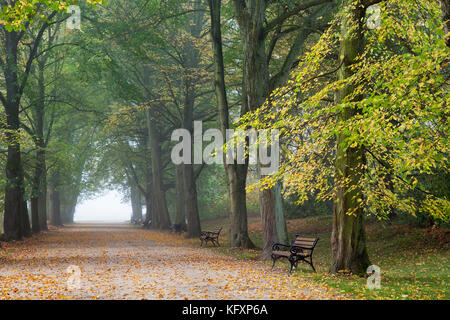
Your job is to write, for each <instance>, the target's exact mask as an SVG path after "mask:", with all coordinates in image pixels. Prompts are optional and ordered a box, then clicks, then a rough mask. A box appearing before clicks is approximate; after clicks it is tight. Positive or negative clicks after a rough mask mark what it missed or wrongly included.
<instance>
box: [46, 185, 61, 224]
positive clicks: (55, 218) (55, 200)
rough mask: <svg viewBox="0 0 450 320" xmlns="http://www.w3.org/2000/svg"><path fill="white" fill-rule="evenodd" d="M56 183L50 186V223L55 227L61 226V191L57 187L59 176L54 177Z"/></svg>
mask: <svg viewBox="0 0 450 320" xmlns="http://www.w3.org/2000/svg"><path fill="white" fill-rule="evenodd" d="M53 178H54V179H55V181H52V182H51V183H50V184H49V187H50V188H49V189H50V204H51V207H50V208H51V210H50V223H51V224H52V225H53V226H61V225H62V220H61V200H60V197H59V190H58V186H57V176H54V177H53Z"/></svg>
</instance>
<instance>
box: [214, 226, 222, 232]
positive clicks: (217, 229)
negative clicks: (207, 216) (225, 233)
mask: <svg viewBox="0 0 450 320" xmlns="http://www.w3.org/2000/svg"><path fill="white" fill-rule="evenodd" d="M220 231H222V227H220V228H216V229H214V231H213V233H217V234H219V233H220Z"/></svg>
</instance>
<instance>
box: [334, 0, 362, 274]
mask: <svg viewBox="0 0 450 320" xmlns="http://www.w3.org/2000/svg"><path fill="white" fill-rule="evenodd" d="M354 4H355V1H354V0H347V1H345V2H344V14H343V15H342V21H341V35H342V40H341V44H340V59H341V61H340V62H341V63H342V67H341V69H340V70H339V73H338V79H339V80H346V79H348V78H349V77H350V76H351V75H352V74H353V72H354V71H352V70H351V67H352V65H353V64H354V63H355V61H356V59H357V58H358V56H359V55H360V54H361V53H362V52H363V48H364V47H363V40H364V39H363V18H364V15H365V8H364V6H363V5H362V2H361V1H357V5H356V6H355V5H354ZM353 90H354V87H353V86H352V85H349V84H347V85H346V86H345V87H344V88H343V89H341V90H339V91H338V92H337V93H336V102H337V103H339V102H342V101H343V100H344V99H345V98H346V97H347V96H348V95H349V94H351V93H352V92H353ZM358 112H359V110H358V109H357V108H355V107H347V108H346V109H344V110H343V111H342V112H341V114H340V115H339V117H340V120H342V121H347V120H349V119H351V118H352V117H354V116H355V115H356V114H357V113H358ZM346 138H347V136H346V135H345V134H338V135H337V140H336V146H337V151H336V175H335V184H336V189H337V190H336V195H335V199H334V210H333V230H332V235H331V247H332V264H331V269H330V271H331V272H332V273H337V272H339V271H342V270H346V271H350V272H352V273H354V274H364V273H365V272H366V269H367V267H368V266H369V265H370V262H369V256H368V254H367V249H366V237H365V230H364V209H363V208H362V207H361V205H360V204H359V201H362V200H363V197H364V192H363V190H361V187H360V181H361V178H362V177H363V175H364V165H365V154H364V148H363V146H357V147H355V148H347V149H344V148H343V145H342V143H343V141H344V140H345V139H346ZM344 181H345V182H344Z"/></svg>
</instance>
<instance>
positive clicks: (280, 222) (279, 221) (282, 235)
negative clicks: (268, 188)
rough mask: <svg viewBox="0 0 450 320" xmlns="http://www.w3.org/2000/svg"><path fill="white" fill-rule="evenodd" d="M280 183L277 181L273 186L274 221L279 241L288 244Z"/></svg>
mask: <svg viewBox="0 0 450 320" xmlns="http://www.w3.org/2000/svg"><path fill="white" fill-rule="evenodd" d="M281 189H282V187H281V183H277V184H276V185H275V187H274V196H275V220H276V221H275V222H276V226H277V236H278V241H279V242H280V243H284V244H289V239H288V233H287V227H286V219H285V217H284V209H283V195H282V194H281Z"/></svg>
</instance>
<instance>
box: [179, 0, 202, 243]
mask: <svg viewBox="0 0 450 320" xmlns="http://www.w3.org/2000/svg"><path fill="white" fill-rule="evenodd" d="M202 9H203V4H202V1H201V0H195V1H194V10H195V13H194V14H193V18H192V21H190V23H189V26H187V32H189V33H190V35H191V36H192V37H193V38H199V37H200V34H201V30H202V26H203V16H204V12H203V10H202ZM183 49H184V54H183V60H184V66H183V67H184V68H185V75H184V77H183V83H184V103H183V104H184V110H183V122H182V123H183V128H184V129H186V130H188V131H189V132H190V134H191V139H193V137H192V136H193V122H194V106H195V98H196V86H197V80H198V79H196V78H195V77H193V74H192V70H195V69H197V68H198V67H199V65H200V53H199V51H198V49H197V48H196V46H195V44H194V43H192V41H191V40H187V41H186V43H185V45H184V48H183ZM191 146H192V141H191ZM183 180H184V193H185V201H186V217H187V234H186V237H188V238H195V237H199V236H200V232H201V227H200V216H199V211H198V199H197V186H196V183H195V180H196V177H195V174H194V165H193V164H192V163H191V164H183Z"/></svg>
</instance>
